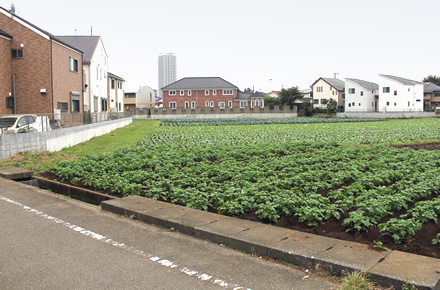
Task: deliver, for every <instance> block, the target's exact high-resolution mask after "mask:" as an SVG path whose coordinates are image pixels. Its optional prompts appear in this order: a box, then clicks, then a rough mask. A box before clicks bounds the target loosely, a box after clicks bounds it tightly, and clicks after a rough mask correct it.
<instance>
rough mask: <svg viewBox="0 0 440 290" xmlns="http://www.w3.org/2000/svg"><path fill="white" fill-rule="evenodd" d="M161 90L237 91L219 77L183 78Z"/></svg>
mask: <svg viewBox="0 0 440 290" xmlns="http://www.w3.org/2000/svg"><path fill="white" fill-rule="evenodd" d="M162 89H163V90H202V89H238V87H236V86H234V85H233V84H231V83H230V82H227V81H225V80H224V79H222V78H219V77H199V78H183V79H180V80H178V81H175V82H174V83H171V84H169V85H167V86H165V87H163V88H162Z"/></svg>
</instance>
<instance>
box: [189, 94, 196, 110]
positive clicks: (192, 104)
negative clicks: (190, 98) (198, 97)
mask: <svg viewBox="0 0 440 290" xmlns="http://www.w3.org/2000/svg"><path fill="white" fill-rule="evenodd" d="M190 92H191V91H190ZM195 108H196V102H191V109H195Z"/></svg>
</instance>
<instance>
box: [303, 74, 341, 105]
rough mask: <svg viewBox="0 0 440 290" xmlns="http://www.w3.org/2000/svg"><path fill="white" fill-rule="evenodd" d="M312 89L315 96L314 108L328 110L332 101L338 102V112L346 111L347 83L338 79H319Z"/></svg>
mask: <svg viewBox="0 0 440 290" xmlns="http://www.w3.org/2000/svg"><path fill="white" fill-rule="evenodd" d="M310 88H311V89H312V94H313V107H314V108H321V109H326V108H327V103H328V101H329V100H330V99H333V100H335V101H336V102H337V104H338V105H337V110H338V111H339V112H342V111H343V110H344V106H345V103H344V100H345V83H344V81H342V80H340V79H336V78H322V77H321V78H319V79H318V80H316V81H315V82H314V83H313V84H312V85H311V86H310Z"/></svg>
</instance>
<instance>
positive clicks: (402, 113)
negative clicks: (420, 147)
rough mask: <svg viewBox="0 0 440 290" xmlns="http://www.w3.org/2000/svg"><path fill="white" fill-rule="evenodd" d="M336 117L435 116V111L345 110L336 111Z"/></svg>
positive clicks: (386, 117)
mask: <svg viewBox="0 0 440 290" xmlns="http://www.w3.org/2000/svg"><path fill="white" fill-rule="evenodd" d="M336 117H339V118H378V119H388V118H429V117H435V112H387V113H381V112H372V113H367V112H365V113H360V112H359V113H358V112H349V113H348V112H345V113H336Z"/></svg>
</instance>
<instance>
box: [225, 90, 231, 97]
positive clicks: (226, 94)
mask: <svg viewBox="0 0 440 290" xmlns="http://www.w3.org/2000/svg"><path fill="white" fill-rule="evenodd" d="M223 95H225V96H231V95H233V91H232V90H223Z"/></svg>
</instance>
